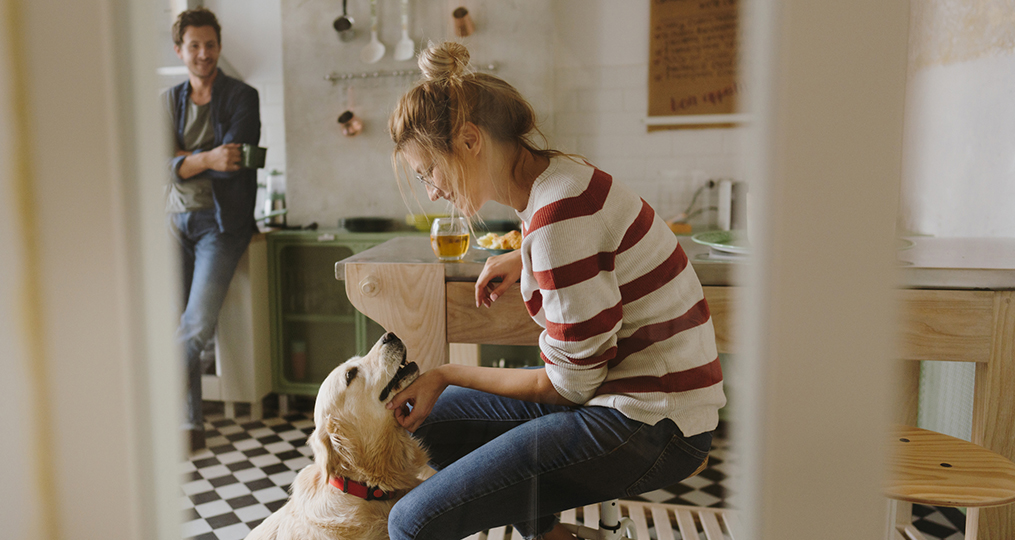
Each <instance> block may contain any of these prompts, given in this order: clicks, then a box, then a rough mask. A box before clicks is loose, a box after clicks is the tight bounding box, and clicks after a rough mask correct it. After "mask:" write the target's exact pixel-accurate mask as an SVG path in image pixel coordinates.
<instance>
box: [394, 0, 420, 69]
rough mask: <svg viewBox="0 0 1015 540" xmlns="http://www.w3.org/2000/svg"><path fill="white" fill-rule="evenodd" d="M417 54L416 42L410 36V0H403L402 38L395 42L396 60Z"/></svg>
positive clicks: (402, 59)
mask: <svg viewBox="0 0 1015 540" xmlns="http://www.w3.org/2000/svg"><path fill="white" fill-rule="evenodd" d="M415 54H416V44H415V43H413V42H412V39H410V38H409V0H402V39H400V40H399V41H398V43H397V44H395V60H398V61H399V62H401V61H404V60H409V59H411V58H412V57H413V56H414V55H415Z"/></svg>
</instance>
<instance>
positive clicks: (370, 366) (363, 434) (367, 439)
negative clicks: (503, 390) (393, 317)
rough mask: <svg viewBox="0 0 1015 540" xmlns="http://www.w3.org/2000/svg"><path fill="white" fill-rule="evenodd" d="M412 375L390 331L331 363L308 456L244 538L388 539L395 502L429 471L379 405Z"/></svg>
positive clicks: (412, 444) (415, 373) (418, 452)
mask: <svg viewBox="0 0 1015 540" xmlns="http://www.w3.org/2000/svg"><path fill="white" fill-rule="evenodd" d="M418 376H419V368H418V367H417V366H416V364H415V363H408V364H407V363H406V361H405V345H403V344H402V341H401V340H400V339H398V338H397V337H395V335H394V334H392V333H390V332H389V333H387V334H385V335H384V336H383V337H382V338H381V339H380V340H379V341H378V342H377V343H376V344H375V345H374V346H373V348H372V349H371V350H370V352H369V353H367V355H366V356H363V357H355V358H352V359H350V360H349V361H347V362H345V363H344V364H342V365H340V366H338V367H337V368H335V369H334V370H333V371H332V372H331V374H329V375H328V377H327V378H326V379H325V380H324V382H323V383H322V384H321V388H320V390H319V391H318V392H317V401H316V402H315V403H314V425H315V429H314V432H313V433H312V434H311V435H310V438H309V442H310V446H311V448H312V449H313V451H314V463H313V464H311V465H307V466H306V467H304V468H303V470H301V471H300V472H299V474H297V475H296V479H295V480H294V481H293V483H292V485H291V486H290V488H289V500H288V501H287V502H286V504H285V506H283V507H282V508H279V509H278V511H276V512H275V513H274V514H272V515H271V516H269V517H268V518H267V519H265V520H264V521H263V522H262V523H261V524H260V525H258V526H257V527H256V528H255V529H254V530H253V531H251V532H250V534H249V535H248V536H247V540H255V539H256V540H262V539H264V540H297V539H299V540H336V539H342V540H375V539H376V540H386V539H387V538H388V513H389V512H390V511H391V507H392V506H393V505H394V504H395V501H397V500H398V499H399V498H400V497H401V496H402V495H404V494H405V493H406V492H407V491H408V490H410V489H412V488H413V487H416V486H417V485H419V483H420V482H421V481H422V479H423V478H424V477H426V476H428V475H429V474H431V473H432V470H431V469H430V468H429V467H428V466H427V455H426V452H424V450H423V449H422V448H421V447H420V445H419V443H418V442H417V441H416V440H415V439H413V438H412V437H410V436H409V434H408V433H407V432H406V431H405V429H403V428H402V427H401V426H400V425H398V422H396V421H395V418H394V415H393V414H392V412H391V411H389V410H388V409H386V408H385V405H386V404H387V403H388V401H390V400H391V397H392V396H394V395H395V394H397V393H398V392H400V391H401V390H402V389H403V388H405V387H406V386H408V385H409V384H411V383H412V382H413V381H414V380H416V377H418Z"/></svg>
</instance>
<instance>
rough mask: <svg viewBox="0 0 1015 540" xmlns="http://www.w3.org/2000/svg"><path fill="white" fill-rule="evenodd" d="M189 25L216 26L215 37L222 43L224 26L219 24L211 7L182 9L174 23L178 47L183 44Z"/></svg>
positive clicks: (174, 33)
mask: <svg viewBox="0 0 1015 540" xmlns="http://www.w3.org/2000/svg"><path fill="white" fill-rule="evenodd" d="M188 26H210V27H212V28H214V29H215V38H216V39H218V42H219V45H222V27H221V26H219V20H218V19H217V18H216V17H215V14H214V13H212V12H211V10H210V9H208V8H204V7H199V8H194V9H188V10H186V11H181V12H180V14H179V15H177V16H176V22H174V23H173V43H175V44H176V46H177V47H180V46H182V45H183V34H184V33H185V32H186V31H187V27H188Z"/></svg>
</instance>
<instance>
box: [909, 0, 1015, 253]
mask: <svg viewBox="0 0 1015 540" xmlns="http://www.w3.org/2000/svg"><path fill="white" fill-rule="evenodd" d="M909 63H910V67H909V71H910V76H909V83H908V87H907V103H906V132H905V166H904V170H903V186H902V207H901V223H902V225H903V226H904V227H906V228H908V229H910V230H913V231H916V232H919V233H923V234H932V235H936V236H969V237H977V236H991V237H998V236H1015V212H1013V211H1012V205H1013V204H1015V7H1013V6H1012V4H1011V3H1010V2H1006V1H1003V0H930V1H924V2H913V3H912V17H911V25H910V62H909Z"/></svg>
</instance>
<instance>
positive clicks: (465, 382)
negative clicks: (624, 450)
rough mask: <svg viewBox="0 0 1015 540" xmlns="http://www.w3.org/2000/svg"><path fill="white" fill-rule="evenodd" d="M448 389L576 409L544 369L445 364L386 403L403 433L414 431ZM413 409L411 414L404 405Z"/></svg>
mask: <svg viewBox="0 0 1015 540" xmlns="http://www.w3.org/2000/svg"><path fill="white" fill-rule="evenodd" d="M450 385H455V386H461V387H464V388H471V389H473V390H481V391H483V392H488V393H491V394H496V395H498V396H503V397H508V398H514V399H520V400H523V401H531V402H535V403H547V404H551V405H571V406H573V405H575V403H572V402H571V401H568V400H566V399H564V398H563V397H561V395H560V394H559V393H557V389H556V388H554V387H553V384H552V383H550V378H549V377H547V376H546V370H544V369H504V368H491V367H478V366H461V365H457V364H445V365H442V366H438V367H436V368H434V369H431V370H430V371H427V372H426V373H424V374H422V375H420V377H419V378H418V379H416V381H415V382H413V383H412V384H411V385H409V386H408V388H406V389H405V390H402V391H401V392H399V393H398V395H396V396H395V397H394V398H393V399H392V400H391V402H389V403H388V408H389V409H394V411H395V419H396V420H398V423H399V424H401V425H402V427H404V428H405V429H407V430H409V431H416V429H417V428H419V426H420V424H422V423H423V420H425V419H426V417H427V416H429V415H430V411H431V410H432V409H433V406H434V403H436V402H437V398H438V397H440V395H441V393H442V392H444V389H445V388H447V387H448V386H450ZM407 404H408V405H411V406H412V411H411V412H410V411H409V408H408V407H407V406H406V405H407Z"/></svg>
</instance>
